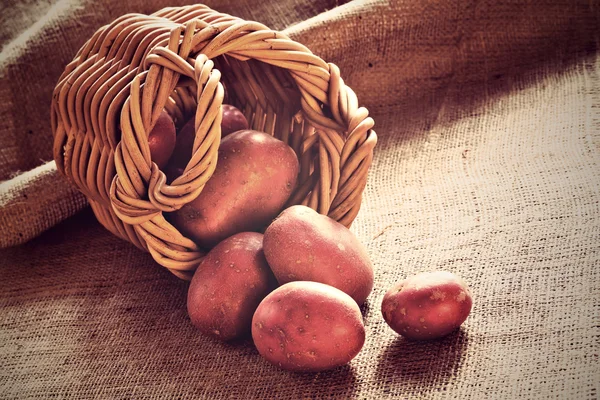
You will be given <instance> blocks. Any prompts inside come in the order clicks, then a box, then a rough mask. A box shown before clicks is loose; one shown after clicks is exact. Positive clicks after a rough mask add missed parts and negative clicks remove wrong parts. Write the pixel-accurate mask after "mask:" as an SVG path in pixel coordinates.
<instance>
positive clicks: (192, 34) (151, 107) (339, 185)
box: [51, 5, 377, 279]
mask: <svg viewBox="0 0 600 400" xmlns="http://www.w3.org/2000/svg"><path fill="white" fill-rule="evenodd" d="M222 82H223V83H224V84H225V87H227V88H228V102H229V103H230V104H233V105H235V106H237V107H238V108H240V109H241V110H242V111H243V113H244V115H245V116H246V118H247V119H248V121H249V123H250V126H251V128H252V129H256V130H261V131H264V132H267V133H270V134H273V135H275V136H276V137H277V138H279V139H281V140H283V141H284V142H286V143H288V144H289V145H290V146H291V147H292V148H293V149H294V150H295V152H296V154H297V155H298V158H299V160H300V169H301V171H300V177H299V184H298V187H297V189H296V191H295V192H294V193H293V194H292V197H291V198H290V200H289V204H305V205H308V206H310V207H312V208H313V209H315V210H317V211H318V212H320V213H321V214H326V215H329V216H330V217H331V218H333V219H335V220H338V221H339V222H341V223H342V224H344V225H346V226H349V225H350V224H351V223H352V221H353V220H354V218H355V217H356V215H357V213H358V210H359V208H360V202H361V195H362V192H363V190H364V187H365V184H366V180H367V171H368V169H369V166H370V164H371V161H372V157H373V148H374V146H375V143H376V141H377V137H376V134H375V132H374V131H373V130H372V129H371V128H372V127H373V120H372V119H371V118H370V117H369V116H368V111H367V110H366V109H365V108H364V107H359V106H358V101H357V98H356V95H355V93H354V92H353V91H352V90H351V89H350V88H349V87H347V86H346V85H345V84H344V81H343V80H342V78H341V77H340V71H339V69H338V68H337V67H336V66H335V65H334V64H331V63H326V62H324V61H323V60H322V59H320V58H319V57H317V56H315V55H314V54H312V53H311V51H310V50H309V49H307V48H306V47H305V46H303V45H301V44H299V43H297V42H294V41H292V40H291V39H289V38H288V37H287V36H285V35H284V34H282V33H280V32H275V31H273V30H270V29H269V28H267V27H266V26H264V25H262V24H260V23H257V22H250V21H245V20H242V19H239V18H235V17H232V16H230V15H227V14H221V13H218V12H216V11H214V10H211V9H210V8H208V7H206V6H204V5H193V6H187V7H177V8H165V9H162V10H160V11H158V12H156V13H155V14H152V15H150V16H147V15H142V14H128V15H124V16H122V17H120V18H118V19H117V20H115V21H114V22H113V23H111V24H110V25H107V26H104V27H102V28H100V29H99V30H98V31H97V32H96V33H95V34H94V35H93V36H92V38H91V39H90V40H88V41H87V42H86V44H85V45H84V46H83V47H82V48H81V49H80V50H79V52H78V54H77V55H76V57H75V59H74V60H73V61H72V62H71V63H70V64H68V65H67V67H66V68H65V71H64V73H63V74H62V76H61V77H60V79H59V83H58V84H57V85H56V88H55V90H54V94H53V101H52V112H51V115H52V131H53V134H54V159H55V160H56V164H57V167H58V169H59V170H60V171H61V172H62V173H63V174H64V175H65V176H67V178H68V179H69V180H70V181H71V182H72V183H73V184H75V185H76V186H77V187H78V188H79V189H80V190H81V191H82V192H83V193H84V194H85V195H86V196H87V197H88V199H89V201H90V204H91V206H92V208H93V210H94V213H95V215H96V217H97V218H98V220H99V221H100V223H102V225H104V226H105V227H106V228H107V229H108V230H110V231H111V232H112V233H114V234H115V235H117V236H119V237H121V238H123V239H125V240H128V241H130V242H131V243H133V244H135V245H136V246H138V247H139V248H141V249H144V250H146V251H149V252H150V253H151V254H152V257H153V258H154V259H155V260H156V261H157V262H158V263H159V264H161V265H163V266H165V267H167V268H168V269H169V270H170V271H171V272H173V273H174V274H175V275H177V276H179V277H181V278H184V279H188V278H189V277H190V276H191V274H192V273H193V270H194V269H195V268H196V267H197V265H198V264H199V261H200V259H201V258H202V257H203V254H204V253H203V252H202V250H201V249H200V248H198V247H197V246H196V245H195V244H194V242H192V241H191V240H190V239H188V238H186V237H184V236H183V235H182V234H181V233H180V232H178V231H177V229H176V228H175V227H173V226H172V225H171V224H170V223H169V222H168V221H167V220H165V218H164V215H163V213H164V212H171V211H174V210H177V209H179V208H181V207H182V206H183V205H184V204H186V203H188V202H190V201H191V200H193V199H195V198H196V197H197V196H198V195H199V194H200V192H201V191H202V189H203V187H204V185H205V183H206V181H207V180H208V179H209V178H210V177H211V175H212V173H213V171H214V169H215V166H216V163H217V149H218V146H219V143H220V139H221V130H220V129H221V128H220V124H221V105H222V103H223V98H224V88H223V84H222ZM163 109H166V110H167V112H168V113H169V114H170V115H171V116H172V117H173V119H174V120H175V122H176V124H177V125H178V126H181V124H182V123H183V122H185V120H186V118H189V117H191V116H194V115H195V128H196V138H195V141H194V148H193V156H192V158H191V160H190V161H189V163H188V165H187V167H186V168H185V172H184V173H183V175H182V176H180V177H179V178H177V179H175V180H174V181H173V182H172V183H171V184H170V185H168V184H167V183H166V177H165V175H164V173H163V172H162V171H160V170H159V168H158V167H157V165H156V164H155V163H153V162H152V161H151V159H150V150H149V146H148V140H147V138H148V133H149V132H150V131H151V130H152V127H153V126H154V123H155V121H156V119H157V117H158V115H159V114H160V112H161V111H162V110H163Z"/></svg>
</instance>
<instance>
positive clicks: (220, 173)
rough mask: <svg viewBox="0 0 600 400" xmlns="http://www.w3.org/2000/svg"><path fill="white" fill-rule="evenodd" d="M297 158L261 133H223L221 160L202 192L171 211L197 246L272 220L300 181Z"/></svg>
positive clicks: (177, 222)
mask: <svg viewBox="0 0 600 400" xmlns="http://www.w3.org/2000/svg"><path fill="white" fill-rule="evenodd" d="M298 169H299V165H298V159H297V158H296V154H295V153H294V151H293V150H292V149H291V147H289V146H288V145H287V144H285V143H283V142H282V141H280V140H278V139H276V138H274V137H272V136H271V135H268V134H266V133H263V132H257V131H252V130H244V131H238V132H235V133H232V134H231V135H229V136H227V137H225V138H224V139H223V140H222V142H221V146H220V147H219V161H218V163H217V167H216V169H215V172H214V174H213V176H212V177H211V178H210V179H209V180H208V182H207V183H206V186H205V187H204V190H203V191H202V193H200V196H198V198H196V199H195V200H194V201H192V202H190V203H188V204H186V205H185V206H183V207H182V208H181V209H180V210H178V211H176V212H174V213H172V215H171V216H170V220H171V222H172V223H173V224H174V225H175V226H176V227H177V228H178V229H179V230H180V231H181V232H182V233H183V234H184V235H186V236H187V237H189V238H190V239H192V240H194V241H195V242H196V243H198V245H200V246H202V247H206V248H210V247H212V246H214V245H216V244H217V243H219V242H220V241H221V240H223V239H225V238H227V237H229V236H231V235H233V234H235V233H237V232H244V231H255V230H259V229H261V228H263V227H264V226H265V225H267V224H269V223H270V222H271V220H273V218H275V216H277V214H278V213H279V212H280V211H281V208H282V207H283V205H284V204H285V202H286V201H287V199H288V198H289V196H290V194H291V193H292V190H293V189H294V187H295V185H296V180H297V176H298Z"/></svg>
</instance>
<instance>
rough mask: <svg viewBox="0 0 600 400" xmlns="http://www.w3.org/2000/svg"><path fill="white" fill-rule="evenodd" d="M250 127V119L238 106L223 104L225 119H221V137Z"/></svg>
mask: <svg viewBox="0 0 600 400" xmlns="http://www.w3.org/2000/svg"><path fill="white" fill-rule="evenodd" d="M244 129H248V121H247V120H246V117H244V114H242V112H241V111H240V110H238V109H237V108H236V107H234V106H232V105H229V104H223V120H222V121H221V137H225V136H227V135H229V134H231V133H233V132H237V131H241V130H244Z"/></svg>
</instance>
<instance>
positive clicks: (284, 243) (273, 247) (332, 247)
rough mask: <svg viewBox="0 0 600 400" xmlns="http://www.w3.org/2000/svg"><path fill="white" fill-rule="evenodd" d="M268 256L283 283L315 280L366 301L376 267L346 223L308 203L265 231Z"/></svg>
mask: <svg viewBox="0 0 600 400" xmlns="http://www.w3.org/2000/svg"><path fill="white" fill-rule="evenodd" d="M264 248H265V256H266V257H267V261H268V262H269V265H270V266H271V269H272V270H273V273H274V274H275V277H277V280H278V281H279V283H280V284H284V283H287V282H292V281H315V282H321V283H325V284H327V285H331V286H333V287H336V288H338V289H340V290H341V291H343V292H344V293H346V294H348V295H350V297H352V298H353V299H354V300H355V301H356V302H357V304H359V305H361V304H362V303H364V301H365V300H366V298H367V297H368V296H369V293H371V289H373V267H372V265H371V261H370V260H369V255H368V254H367V251H366V249H365V248H364V246H363V245H362V244H361V243H360V242H359V241H358V239H357V238H356V236H354V234H352V232H350V230H348V229H347V228H346V227H345V226H343V225H342V224H340V223H338V222H337V221H334V220H333V219H331V218H329V217H327V216H324V215H321V214H319V213H317V212H316V211H314V210H313V209H311V208H309V207H306V206H300V205H299V206H292V207H289V208H287V209H286V210H284V211H283V212H282V213H281V214H280V215H279V216H278V217H277V219H276V220H275V221H273V222H272V223H271V225H270V226H269V227H268V228H267V230H266V231H265V237H264Z"/></svg>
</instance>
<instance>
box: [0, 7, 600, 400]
mask: <svg viewBox="0 0 600 400" xmlns="http://www.w3.org/2000/svg"><path fill="white" fill-rule="evenodd" d="M125 3H126V2H123V1H120V2H118V1H113V0H109V1H104V2H98V1H95V2H92V1H84V0H81V1H57V2H54V3H44V4H37V3H36V5H35V7H30V6H29V3H28V2H27V1H25V0H9V1H8V3H7V2H4V3H3V7H5V10H3V11H2V12H1V13H0V15H1V18H2V21H1V22H2V24H0V40H2V41H3V46H4V47H3V50H2V55H1V56H0V63H1V65H0V66H1V68H0V71H1V72H0V73H1V74H2V85H1V86H0V91H1V92H0V115H1V116H2V122H1V123H0V178H1V179H8V178H10V177H12V176H14V175H15V174H16V175H18V174H17V171H28V170H32V169H33V168H35V167H38V166H39V165H41V164H43V161H48V160H49V159H50V157H51V156H50V154H51V145H50V143H51V138H50V136H51V134H50V128H49V121H48V105H49V99H50V95H51V91H52V88H53V86H54V84H55V83H56V79H57V78H58V76H59V75H60V72H61V71H62V68H63V67H64V65H65V64H66V63H67V62H68V61H70V59H71V58H72V56H73V55H74V54H75V52H76V50H77V49H78V48H79V46H80V45H81V44H82V43H83V42H84V41H85V39H86V38H87V37H89V35H91V33H93V32H94V31H95V30H96V29H97V28H98V27H99V26H100V25H101V24H103V23H106V22H108V21H110V20H112V19H114V18H115V17H117V16H119V15H121V14H123V13H125V12H131V11H137V12H144V13H148V12H152V11H154V10H156V9H158V8H161V7H162V6H165V5H167V4H169V5H177V4H179V3H177V2H176V1H171V2H167V1H165V0H152V1H144V2H142V1H133V2H127V4H125ZM339 3H340V2H334V1H330V2H329V3H325V2H320V1H316V0H315V1H312V2H302V1H299V0H281V1H278V2H273V3H271V2H266V1H264V2H262V1H260V2H252V1H250V0H248V1H243V2H236V3H235V4H233V2H225V1H214V2H207V4H208V5H210V6H211V7H213V8H216V9H219V10H222V11H225V12H229V13H232V14H236V15H238V16H240V17H243V18H248V19H255V20H258V21H261V22H263V23H265V24H267V25H269V26H271V27H274V28H277V29H280V28H281V29H283V28H285V27H288V28H287V30H286V32H287V33H289V34H290V35H292V36H293V37H294V38H295V39H296V40H298V41H300V42H302V43H304V44H306V45H307V46H309V47H310V48H311V49H312V50H313V51H314V52H315V53H317V54H318V55H320V56H321V57H322V58H324V59H326V60H327V61H332V62H335V63H336V64H338V65H339V66H340V68H341V71H342V75H343V76H344V78H345V81H346V82H347V83H348V84H349V85H350V86H351V87H352V88H353V89H354V90H355V91H356V92H357V94H358V96H359V99H360V102H361V104H363V105H365V106H366V107H368V108H369V110H370V111H371V114H372V115H373V116H374V118H375V121H376V130H377V133H378V135H379V137H380V141H379V144H378V146H377V148H376V151H375V159H374V164H373V167H372V170H371V173H370V178H369V183H368V186H367V189H366V192H365V196H364V201H363V207H362V210H361V213H360V214H359V216H358V218H357V219H356V221H355V223H354V225H353V228H352V229H353V231H354V232H355V233H356V234H357V235H358V237H359V238H360V239H361V240H362V241H363V242H364V243H365V245H366V246H367V248H368V250H369V254H370V256H371V258H372V260H373V263H374V265H375V266H376V269H377V272H376V282H375V289H374V291H373V293H372V295H371V296H370V298H369V300H368V303H367V306H366V307H364V315H365V323H366V326H367V341H366V343H365V347H364V348H363V350H362V352H361V353H360V354H359V355H358V357H357V358H356V359H355V360H353V361H352V363H351V364H350V365H349V366H347V367H343V368H339V369H337V370H334V371H330V372H324V373H319V374H290V373H286V372H283V371H280V370H278V369H276V368H275V367H272V366H270V365H269V364H267V363H266V362H264V361H263V360H262V359H261V358H260V356H259V355H258V354H257V352H256V350H254V348H253V347H252V345H251V343H250V342H249V341H242V342H239V343H234V344H221V343H218V342H215V341H213V340H210V339H207V338H204V337H202V336H200V335H199V334H198V333H197V331H196V330H194V329H193V327H192V326H191V324H190V323H189V320H188V319H187V316H186V312H185V296H186V290H187V283H185V282H183V281H180V280H178V279H177V278H175V277H174V276H172V275H171V274H170V273H169V272H168V271H166V270H164V268H162V267H160V266H158V265H156V264H155V263H154V262H153V261H152V259H151V257H150V256H149V255H148V254H145V253H142V252H140V251H139V250H137V249H136V248H134V247H133V246H132V245H130V244H128V243H126V242H124V241H121V240H119V239H117V238H115V237H113V236H112V235H111V234H110V233H108V232H106V231H105V230H104V229H103V228H102V227H101V226H100V225H99V224H98V223H97V222H95V220H94V218H93V215H92V214H91V212H90V211H89V209H86V210H84V211H83V212H82V213H79V214H78V215H76V216H74V217H73V218H70V219H69V220H68V221H66V222H64V223H62V224H60V225H59V226H58V227H55V228H53V229H52V230H50V231H48V232H46V233H44V234H43V235H42V236H40V237H39V238H36V239H34V240H32V241H30V242H29V243H26V244H24V245H20V246H18V247H12V248H9V249H5V250H2V251H1V252H0V265H1V266H0V276H1V279H0V293H2V295H1V298H0V307H1V312H0V355H1V360H2V362H1V363H0V397H2V398H51V397H57V398H74V399H80V398H136V399H138V398H235V399H250V398H377V399H379V398H461V399H482V398H506V399H514V398H561V399H562V398H569V399H571V398H590V399H593V398H597V397H598V391H599V386H600V385H599V384H598V382H599V381H600V379H599V377H600V371H599V369H598V354H599V351H600V349H599V343H598V342H599V337H600V313H599V307H598V302H599V300H598V299H599V298H600V289H599V288H600V279H599V272H598V267H599V266H600V205H599V203H598V202H599V199H600V183H599V182H598V174H599V172H600V169H599V166H600V113H599V107H600V59H599V58H598V54H597V48H598V39H599V38H600V37H599V30H600V23H599V21H600V11H599V8H598V7H599V6H598V4H597V3H594V2H589V1H574V0H557V1H551V2H541V3H540V2H537V3H535V4H534V3H533V2H528V1H506V0H499V1H495V2H460V3H459V2H450V1H443V2H424V1H421V0H408V1H402V2H385V1H353V2H350V3H348V4H344V5H339V6H337V7H335V6H336V5H338V4H339ZM457 3H459V4H457ZM334 7H335V8H334ZM331 8H333V9H332V10H330V11H327V12H324V11H325V10H326V9H331ZM313 16H314V17H313ZM311 17H312V18H311ZM290 25H291V26H290ZM23 194H25V195H26V196H24V195H23ZM0 204H2V210H1V212H0V224H1V226H0V229H1V232H2V233H1V239H2V241H1V243H2V245H3V246H6V245H12V244H16V243H19V242H21V241H24V240H26V239H28V238H30V237H33V236H35V235H37V234H39V233H40V232H41V231H43V230H44V229H47V227H49V226H50V225H52V224H54V223H56V222H57V221H59V220H62V219H64V218H65V217H66V216H68V215H71V214H72V213H74V212H76V211H77V210H79V209H81V208H82V207H83V205H84V204H85V202H84V200H83V199H82V198H81V197H80V196H78V195H77V194H76V193H75V192H74V191H72V190H71V189H70V188H69V187H68V186H65V184H64V182H63V181H62V180H61V178H59V177H58V176H57V174H56V172H55V170H54V168H53V165H52V164H48V165H45V166H42V167H38V169H36V170H33V171H30V172H28V173H27V174H26V175H22V176H18V177H17V178H16V180H8V181H6V182H4V183H2V185H1V186H0ZM27 210H30V212H29V213H28V212H27ZM19 233H21V234H22V237H21V235H19ZM432 269H446V270H451V271H454V272H456V273H458V274H459V275H461V276H462V277H463V278H464V279H465V280H466V281H467V282H469V283H470V285H471V288H472V290H473V292H474V296H475V305H474V309H473V312H472V315H471V316H470V317H469V319H468V320H467V322H466V323H465V325H464V327H463V328H462V329H461V331H459V332H457V333H455V334H453V335H451V336H449V337H447V338H445V339H443V340H441V341H437V342H431V343H423V344H416V343H411V342H407V341H405V340H403V339H400V338H398V337H397V335H395V334H394V333H393V332H392V331H391V330H390V329H389V328H388V327H387V326H386V325H385V323H384V322H383V319H382V317H381V314H380V311H379V307H380V304H381V299H382V297H383V294H384V293H385V290H386V288H387V287H389V286H390V285H391V284H392V283H393V282H396V281H397V280H400V279H402V278H404V277H405V276H407V275H410V274H413V273H416V272H420V271H425V270H432Z"/></svg>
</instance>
